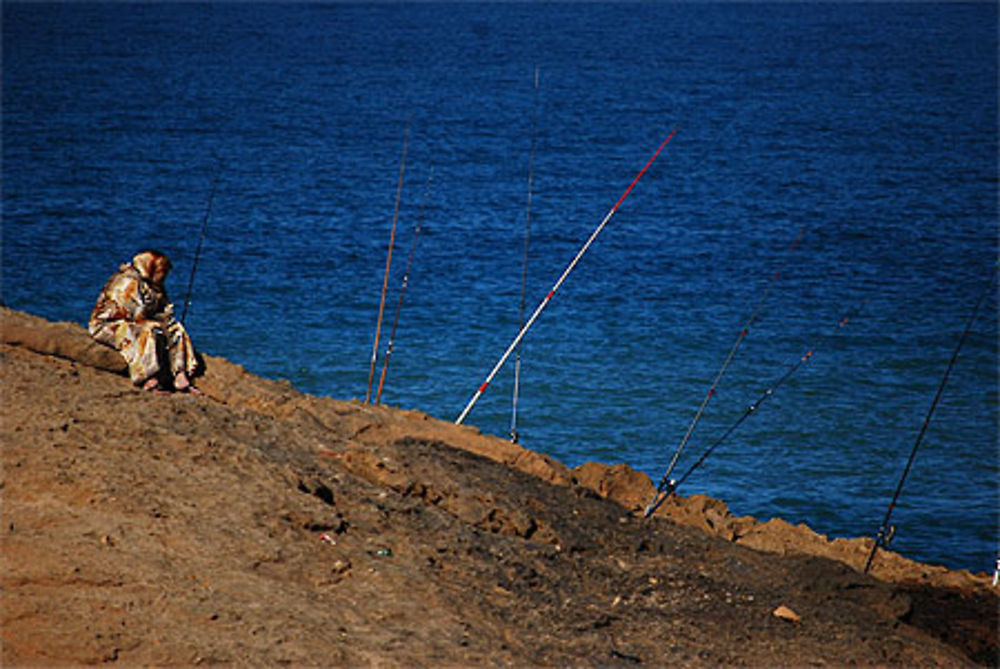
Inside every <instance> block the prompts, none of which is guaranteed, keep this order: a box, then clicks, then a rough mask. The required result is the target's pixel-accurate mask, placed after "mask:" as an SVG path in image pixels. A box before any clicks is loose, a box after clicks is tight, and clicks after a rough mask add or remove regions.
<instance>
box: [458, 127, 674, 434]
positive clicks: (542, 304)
mask: <svg viewBox="0 0 1000 669" xmlns="http://www.w3.org/2000/svg"><path fill="white" fill-rule="evenodd" d="M675 132H677V128H674V129H673V130H671V131H670V134H669V135H668V136H667V138H666V139H665V140H663V143H662V144H660V147H659V148H658V149H656V152H655V153H653V155H652V157H651V158H650V159H649V160H648V161H647V162H646V164H645V166H643V168H642V169H641V170H639V173H638V174H636V175H635V178H634V179H632V183H631V184H629V186H628V188H626V189H625V192H624V193H622V196H621V197H620V198H618V201H617V202H616V203H615V206H613V207H611V209H610V211H608V213H607V214H606V215H605V216H604V220H602V221H601V223H600V225H598V226H597V228H596V229H595V230H594V232H593V233H592V234H591V235H590V238H589V239H588V240H587V242H586V243H585V244H584V245H583V247H582V248H581V249H580V251H579V252H578V253H577V254H576V257H575V258H573V260H572V261H571V262H570V263H569V266H567V267H566V269H565V270H564V271H563V273H562V276H560V277H559V280H558V281H556V282H555V284H554V285H553V286H552V288H551V289H550V290H549V292H548V293H547V294H546V295H545V297H544V299H542V301H541V302H540V303H539V305H538V306H537V307H536V308H535V311H534V313H532V314H531V317H530V318H529V319H528V321H527V322H526V323H525V324H524V325H523V326H522V327H521V330H520V332H518V333H517V336H516V337H514V341H513V342H511V344H510V346H508V347H507V350H506V351H505V352H504V354H503V355H502V356H500V360H499V361H497V364H496V365H495V366H494V367H493V370H492V371H491V372H490V373H489V375H488V376H487V377H486V380H485V381H483V383H482V385H480V386H479V389H478V390H477V391H476V392H475V394H474V395H473V396H472V399H470V400H469V403H468V404H467V405H466V406H465V409H464V410H463V411H462V413H461V414H460V415H459V417H458V418H457V419H456V420H455V424H456V425H460V424H461V423H462V421H463V420H465V417H466V416H468V415H469V412H470V411H471V410H472V407H473V406H475V404H476V402H478V401H479V398H480V397H481V396H482V394H483V392H485V391H486V387H487V386H489V385H490V382H492V381H493V377H495V376H496V374H497V372H499V371H500V368H501V367H503V364H504V363H505V362H506V361H507V358H508V357H510V354H511V352H512V351H513V350H514V348H515V347H516V346H517V345H518V344H519V343H520V342H521V339H522V338H524V335H525V333H526V332H527V331H528V330H529V329H530V328H531V326H532V325H533V324H534V322H535V320H536V319H537V318H538V316H539V314H541V313H542V311H543V310H544V309H545V307H546V306H548V304H549V302H550V301H551V300H552V297H553V295H555V294H556V291H557V290H559V287H560V286H562V284H563V282H564V281H565V280H566V277H567V276H569V273H570V272H572V271H573V268H574V267H576V264H577V263H578V262H579V261H580V258H582V257H583V254H584V253H586V252H587V249H589V248H590V245H591V244H593V242H594V240H595V239H597V236H598V235H599V234H601V230H603V229H604V226H606V225H607V224H608V221H610V220H611V217H612V216H614V215H615V212H616V211H618V207H619V206H621V203H622V202H624V201H625V198H627V197H628V194H629V193H631V192H632V188H634V187H635V185H636V184H637V183H638V182H639V179H641V178H642V176H643V175H644V174H645V173H646V170H648V169H649V166H650V165H652V164H653V161H655V160H656V158H657V156H659V155H660V152H661V151H663V148H664V147H665V146H666V145H667V143H668V142H669V141H670V140H671V138H673V136H674V133H675Z"/></svg>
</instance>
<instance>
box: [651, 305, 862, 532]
mask: <svg viewBox="0 0 1000 669" xmlns="http://www.w3.org/2000/svg"><path fill="white" fill-rule="evenodd" d="M865 304H867V301H866V302H865ZM863 307H864V304H862V306H861V307H859V308H858V309H857V310H855V312H852V313H851V314H848V315H847V316H844V317H843V318H842V319H841V320H840V322H839V323H838V324H837V328H838V329H839V328H843V327H845V326H846V325H847V324H848V323H849V322H850V321H851V319H852V318H853V314H854V313H856V312H857V311H860V309H861V308H863ZM814 350H815V349H814V348H812V349H809V350H807V351H806V352H805V354H803V355H802V356H801V357H800V358H799V359H798V360H796V361H795V363H794V364H792V365H791V366H790V367H789V368H788V370H787V371H786V372H785V373H784V374H782V375H781V377H779V378H778V380H777V381H775V382H774V383H772V384H771V385H770V386H769V387H768V388H767V389H766V390H765V391H764V392H763V393H762V394H761V395H760V397H758V398H757V400H756V401H754V402H753V403H752V404H751V405H750V406H749V407H747V410H746V411H744V412H743V415H741V416H740V417H739V418H738V419H737V420H736V422H734V423H733V424H732V425H731V426H730V427H729V428H728V429H727V430H726V431H725V432H724V433H723V434H722V436H721V437H719V438H718V439H716V440H715V441H714V442H713V443H712V445H711V446H709V447H708V448H707V449H706V450H705V452H704V453H703V454H702V456H701V457H700V458H698V460H697V461H696V462H695V463H694V464H693V465H691V467H690V468H689V469H688V470H687V471H686V472H685V473H684V476H682V477H681V478H680V480H678V481H670V482H669V483H667V484H661V486H662V488H657V491H656V494H655V495H654V496H653V499H652V501H650V503H649V504H648V505H647V506H646V510H645V512H644V513H643V517H644V518H648V517H649V516H651V515H653V513H654V512H655V511H656V510H657V509H658V508H660V505H661V504H663V502H665V501H666V500H667V499H668V498H669V497H670V496H671V495H673V494H674V493H675V492H676V491H677V488H679V487H680V485H681V484H682V483H684V482H685V481H686V480H688V478H689V477H690V476H691V474H693V473H694V471H695V470H696V469H698V467H700V466H701V465H702V463H703V462H705V460H706V459H707V458H708V456H709V455H711V454H712V452H713V451H714V450H715V449H716V448H718V447H719V445H720V444H722V443H723V442H724V441H725V440H726V439H728V438H729V436H730V435H731V434H732V433H733V432H735V431H736V428H738V427H739V426H740V425H742V424H743V421H745V420H746V419H747V418H749V417H750V416H751V415H753V414H754V413H756V411H757V409H759V408H760V406H761V404H763V403H764V402H765V401H766V400H767V399H768V398H770V397H771V396H772V395H774V393H775V391H777V390H778V388H780V387H781V386H782V384H784V383H785V381H787V380H788V379H789V378H791V377H792V375H793V374H795V372H796V371H798V370H799V368H800V367H802V366H803V365H805V364H806V363H807V362H809V360H811V359H812V356H813V352H814Z"/></svg>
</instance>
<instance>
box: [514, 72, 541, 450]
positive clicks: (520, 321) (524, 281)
mask: <svg viewBox="0 0 1000 669" xmlns="http://www.w3.org/2000/svg"><path fill="white" fill-rule="evenodd" d="M537 133H538V68H537V67H536V68H535V97H534V101H533V102H532V111H531V152H530V153H529V154H528V202H527V204H526V205H525V208H524V257H523V258H522V263H521V307H520V309H519V310H518V315H517V329H518V330H520V329H521V328H522V327H523V326H524V308H525V292H526V289H527V285H528V242H529V240H530V239H531V187H532V183H533V181H534V176H535V136H536V135H537ZM522 345H523V342H518V343H517V354H516V355H515V357H514V394H513V396H512V398H511V410H510V440H511V441H512V442H514V443H515V444H516V443H517V401H518V396H519V394H520V390H521V347H522Z"/></svg>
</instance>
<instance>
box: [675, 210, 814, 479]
mask: <svg viewBox="0 0 1000 669" xmlns="http://www.w3.org/2000/svg"><path fill="white" fill-rule="evenodd" d="M804 234H805V228H803V229H801V230H799V234H798V235H796V237H795V241H793V242H792V245H791V246H790V247H788V253H787V254H786V256H785V259H784V260H783V261H782V263H781V265H780V266H779V267H778V271H777V272H775V273H774V274H773V275H772V276H771V280H770V281H768V282H767V285H766V286H765V288H764V292H763V293H761V295H760V297H759V298H758V299H757V303H756V304H755V305H754V307H753V310H752V311H751V313H750V317H749V318H748V319H747V321H746V323H745V324H744V325H743V328H742V329H741V330H740V333H739V334H738V335H737V337H736V341H735V342H733V347H732V348H731V349H730V350H729V355H728V356H727V357H726V360H725V362H723V363H722V367H721V368H720V369H719V371H718V373H717V374H716V375H715V380H713V381H712V385H711V386H710V387H709V389H708V393H707V394H706V395H705V399H704V400H702V402H701V406H699V407H698V410H697V411H696V412H695V414H694V419H693V420H692V421H691V424H690V425H689V426H688V429H687V432H685V433H684V438H683V439H681V443H680V445H679V446H678V447H677V451H676V452H675V453H674V457H673V459H671V460H670V464H669V465H668V466H667V471H666V473H665V474H664V475H663V478H662V479H661V480H660V484H659V485H658V486H657V488H656V491H657V493H660V492H663V491H664V490H665V489H666V488H667V486H668V485H669V482H670V474H671V473H673V471H674V467H676V466H677V461H678V460H679V459H680V457H681V453H682V452H683V451H684V447H685V446H686V445H687V443H688V440H689V439H690V438H691V434H692V433H693V432H694V428H695V426H696V425H697V424H698V421H700V420H701V416H702V414H703V413H704V412H705V408H706V407H707V406H708V403H709V402H710V401H711V399H712V397H713V396H714V395H715V389H716V387H717V386H718V385H719V382H720V381H721V380H722V377H723V376H724V375H725V373H726V370H727V369H729V364H730V363H731V362H732V361H733V358H735V357H736V351H738V350H739V348H740V344H742V343H743V339H744V338H745V337H746V336H747V334H749V332H750V326H752V325H753V323H754V321H756V320H757V315H758V314H759V313H760V308H761V306H762V305H763V304H764V300H766V299H767V296H768V293H770V292H771V288H772V287H774V284H775V283H776V282H777V281H778V278H779V277H781V273H782V271H783V270H784V269H785V265H786V264H788V255H790V254H791V252H792V251H794V250H795V248H796V247H797V246H798V245H799V241H800V240H801V239H802V235H804Z"/></svg>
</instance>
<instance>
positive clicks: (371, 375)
mask: <svg viewBox="0 0 1000 669" xmlns="http://www.w3.org/2000/svg"><path fill="white" fill-rule="evenodd" d="M409 143H410V123H409V121H407V123H406V133H405V134H404V136H403V157H402V159H401V160H400V161H399V185H398V186H396V208H395V210H394V211H393V213H392V229H391V231H390V232H389V253H388V255H387V256H386V258H385V278H384V279H383V280H382V299H381V300H379V304H378V322H377V323H376V325H375V342H374V343H373V344H372V362H371V367H370V368H369V369H368V392H367V394H366V395H365V404H368V403H369V402H370V401H371V398H372V382H373V381H374V380H375V363H376V362H378V340H379V335H380V334H381V332H382V314H383V312H384V311H385V293H386V291H387V290H388V289H389V268H390V267H391V266H392V249H393V247H394V246H395V245H396V221H397V220H399V199H400V196H401V195H402V193H403V172H404V170H405V169H406V147H407V146H408V145H409Z"/></svg>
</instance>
